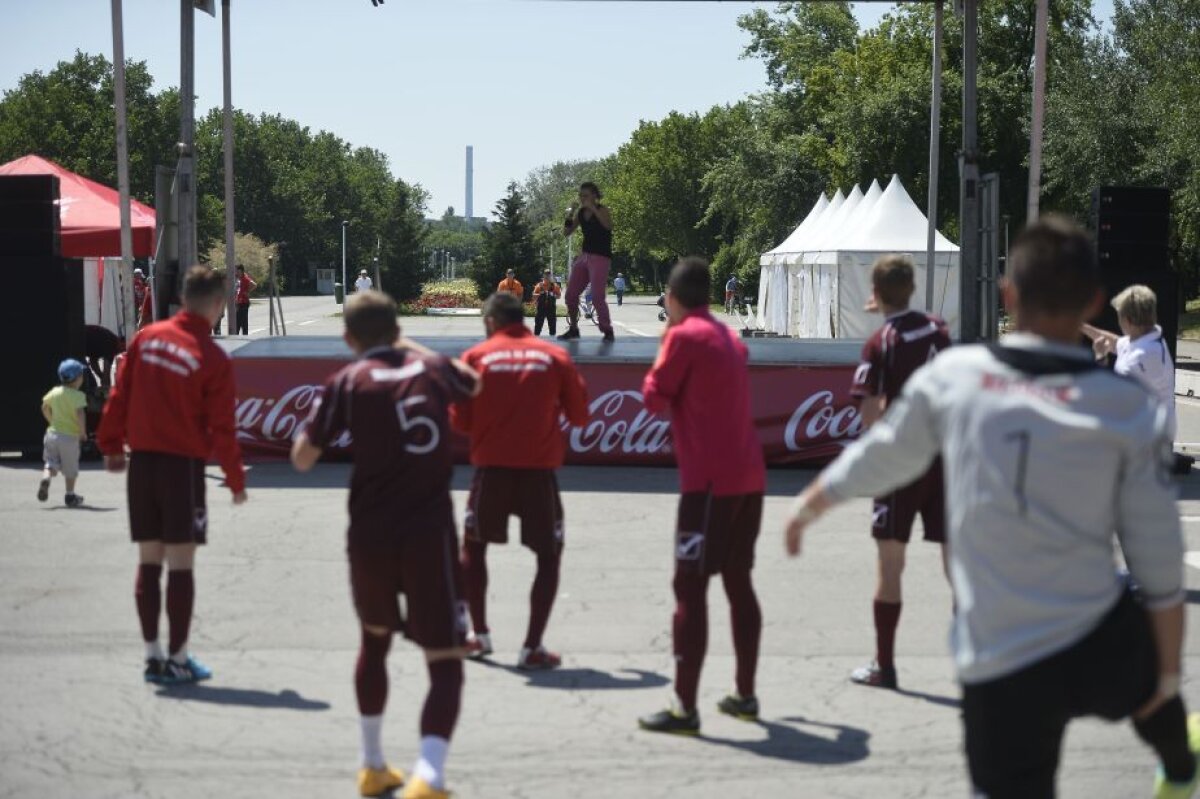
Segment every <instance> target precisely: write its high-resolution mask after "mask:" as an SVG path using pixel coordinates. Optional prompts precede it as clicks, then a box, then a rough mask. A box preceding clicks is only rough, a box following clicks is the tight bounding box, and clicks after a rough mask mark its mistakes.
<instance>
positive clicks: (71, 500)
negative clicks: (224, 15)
mask: <svg viewBox="0 0 1200 799" xmlns="http://www.w3.org/2000/svg"><path fill="white" fill-rule="evenodd" d="M63 502H65V503H67V507H68V508H79V507H82V506H83V495H82V494H67V495H66V496H65V497H63Z"/></svg>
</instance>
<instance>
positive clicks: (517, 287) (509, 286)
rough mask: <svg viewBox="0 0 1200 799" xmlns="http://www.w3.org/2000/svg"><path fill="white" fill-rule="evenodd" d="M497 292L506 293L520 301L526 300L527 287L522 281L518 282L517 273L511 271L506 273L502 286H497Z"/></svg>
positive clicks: (501, 282)
mask: <svg viewBox="0 0 1200 799" xmlns="http://www.w3.org/2000/svg"><path fill="white" fill-rule="evenodd" d="M496 291H506V292H508V293H509V294H512V295H514V296H515V297H516V298H517V299H518V300H524V299H525V287H524V286H522V285H521V281H519V280H517V273H516V272H514V271H513V270H511V269H509V270H508V271H507V272H505V273H504V279H503V280H501V281H500V285H498V286H496Z"/></svg>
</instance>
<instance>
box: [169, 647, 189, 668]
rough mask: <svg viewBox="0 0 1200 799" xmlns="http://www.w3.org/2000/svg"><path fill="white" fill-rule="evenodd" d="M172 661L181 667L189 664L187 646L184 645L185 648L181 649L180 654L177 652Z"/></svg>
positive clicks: (172, 656)
mask: <svg viewBox="0 0 1200 799" xmlns="http://www.w3.org/2000/svg"><path fill="white" fill-rule="evenodd" d="M171 660H173V661H175V662H176V663H178V664H179V665H180V666H182V665H183V664H185V663H187V662H188V651H187V644H184V645H183V646H181V647H180V648H179V651H178V652H176V653H175V654H174V655H171Z"/></svg>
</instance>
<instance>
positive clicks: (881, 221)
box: [839, 175, 958, 252]
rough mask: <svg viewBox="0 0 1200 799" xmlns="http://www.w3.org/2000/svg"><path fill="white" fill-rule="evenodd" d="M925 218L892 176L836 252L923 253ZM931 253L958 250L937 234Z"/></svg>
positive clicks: (895, 177)
mask: <svg viewBox="0 0 1200 799" xmlns="http://www.w3.org/2000/svg"><path fill="white" fill-rule="evenodd" d="M928 225H929V221H928V219H927V218H926V217H925V214H923V213H921V209H920V208H918V207H917V204H916V203H914V202H913V201H912V198H911V197H909V196H908V192H907V191H905V190H904V185H903V184H902V183H901V182H900V176H899V175H893V176H892V179H891V182H889V183H888V186H887V188H886V189H884V190H883V193H882V194H880V195H879V199H878V200H876V201H875V204H874V205H873V206H872V207H871V211H870V213H869V214H868V215H867V216H866V217H865V218H864V219H862V220H861V224H858V225H855V226H854V229H853V230H850V231H847V233H848V234H849V235H847V236H846V237H844V240H843V241H842V242H840V243H839V249H842V250H858V251H863V252H925V249H926V231H927V228H928ZM934 251H935V252H958V247H957V246H956V245H955V244H954V243H953V242H951V241H950V240H949V239H947V238H946V237H945V236H943V235H942V234H941V233H940V232H939V233H937V235H936V237H935V239H934Z"/></svg>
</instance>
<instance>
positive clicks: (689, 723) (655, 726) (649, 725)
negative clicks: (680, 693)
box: [638, 710, 700, 735]
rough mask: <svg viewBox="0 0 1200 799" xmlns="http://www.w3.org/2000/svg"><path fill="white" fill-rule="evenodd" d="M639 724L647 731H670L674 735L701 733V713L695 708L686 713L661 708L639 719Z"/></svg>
mask: <svg viewBox="0 0 1200 799" xmlns="http://www.w3.org/2000/svg"><path fill="white" fill-rule="evenodd" d="M638 726H639V727H641V728H642V729H643V730H646V731H647V732H668V733H671V734H672V735H699V734H700V714H699V713H697V712H696V711H695V710H693V711H691V712H690V713H685V714H684V715H679V714H677V713H676V712H675V711H674V710H660V711H658V712H657V713H654V714H652V715H649V716H642V717H641V718H640V719H638Z"/></svg>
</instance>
